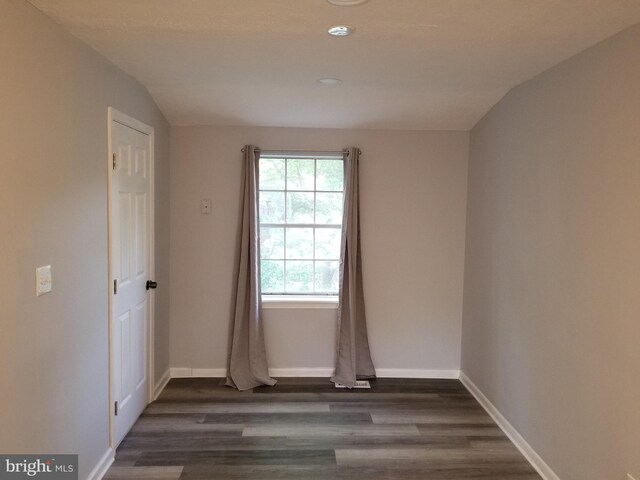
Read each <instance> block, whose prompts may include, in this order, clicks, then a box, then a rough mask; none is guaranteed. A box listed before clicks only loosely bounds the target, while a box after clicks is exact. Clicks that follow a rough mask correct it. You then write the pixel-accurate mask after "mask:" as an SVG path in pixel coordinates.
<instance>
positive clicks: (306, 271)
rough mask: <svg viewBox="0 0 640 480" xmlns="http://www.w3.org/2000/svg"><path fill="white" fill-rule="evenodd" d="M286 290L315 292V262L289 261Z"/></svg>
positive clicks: (290, 291)
mask: <svg viewBox="0 0 640 480" xmlns="http://www.w3.org/2000/svg"><path fill="white" fill-rule="evenodd" d="M285 291H286V292H288V293H312V292H313V262H294V261H288V262H287V284H286V286H285Z"/></svg>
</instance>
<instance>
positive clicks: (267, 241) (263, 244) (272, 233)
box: [260, 227, 284, 259]
mask: <svg viewBox="0 0 640 480" xmlns="http://www.w3.org/2000/svg"><path fill="white" fill-rule="evenodd" d="M260 258H273V259H283V258H284V228H264V227H263V228H261V229H260Z"/></svg>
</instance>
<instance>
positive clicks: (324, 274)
mask: <svg viewBox="0 0 640 480" xmlns="http://www.w3.org/2000/svg"><path fill="white" fill-rule="evenodd" d="M339 280H340V262H316V275H315V280H314V286H315V291H316V292H318V293H337V292H338V283H339Z"/></svg>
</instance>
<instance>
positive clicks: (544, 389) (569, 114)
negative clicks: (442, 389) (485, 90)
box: [462, 27, 640, 480]
mask: <svg viewBox="0 0 640 480" xmlns="http://www.w3.org/2000/svg"><path fill="white" fill-rule="evenodd" d="M639 58H640V28H639V27H634V28H631V29H629V30H626V31H624V32H623V33H621V34H619V35H617V36H615V37H613V38H612V39H610V40H607V41H605V42H604V43H601V44H599V45H597V46H595V47H593V48H591V49H589V50H587V51H585V52H583V53H582V54H580V55H578V56H576V57H574V58H572V59H570V60H568V61H566V62H564V63H562V64H560V65H558V66H557V67H555V68H553V69H551V70H549V71H547V72H545V73H543V74H542V75H540V76H538V77H536V78H534V79H533V80H531V81H529V82H527V83H525V84H523V85H521V86H520V87H518V88H516V89H514V90H513V91H512V92H511V93H510V94H509V95H507V96H506V97H505V98H504V99H503V100H502V101H501V102H500V103H499V104H498V105H497V106H496V107H495V108H494V109H493V110H492V111H491V112H490V113H489V114H488V115H487V116H486V117H485V118H484V119H483V120H482V121H481V122H480V123H479V124H478V125H477V126H476V127H475V128H474V129H473V131H472V132H471V147H470V165H469V190H468V214H467V215H468V217H467V218H468V219H467V241H466V262H465V285H464V321H463V344H462V352H463V356H462V368H463V371H464V372H465V373H466V374H467V375H468V376H469V377H470V378H471V380H472V381H473V382H474V383H475V384H476V385H477V386H478V387H479V388H480V389H481V390H482V391H483V392H484V393H485V394H486V396H487V397H488V398H489V400H490V401H491V402H492V403H493V404H494V405H495V406H496V407H497V408H498V409H499V410H500V412H501V413H502V414H504V416H505V417H506V418H507V419H508V420H509V421H510V422H511V423H512V424H513V425H514V426H515V427H516V428H517V429H518V430H519V432H520V433H521V434H522V435H523V436H524V438H525V439H526V440H527V441H528V442H529V443H530V444H531V446H532V447H533V448H534V449H535V450H536V451H537V452H538V453H539V454H540V455H541V456H542V457H543V458H544V459H545V460H546V462H547V463H548V464H549V465H550V466H551V468H552V469H554V470H555V472H556V473H557V474H558V475H559V476H560V478H562V479H563V480H602V479H609V480H615V479H623V478H626V472H630V473H632V474H634V476H635V477H636V478H640V375H639V373H640V348H638V340H639V339H640V62H639V61H638V59H639Z"/></svg>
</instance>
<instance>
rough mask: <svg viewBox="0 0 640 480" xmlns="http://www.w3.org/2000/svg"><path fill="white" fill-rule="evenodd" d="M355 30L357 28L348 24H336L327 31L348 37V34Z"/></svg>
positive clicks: (335, 35)
mask: <svg viewBox="0 0 640 480" xmlns="http://www.w3.org/2000/svg"><path fill="white" fill-rule="evenodd" d="M353 32H355V28H353V27H350V26H348V25H336V26H335V27H331V28H330V29H329V30H327V33H328V34H329V35H333V36H334V37H346V36H347V35H351V34H352V33H353Z"/></svg>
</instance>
